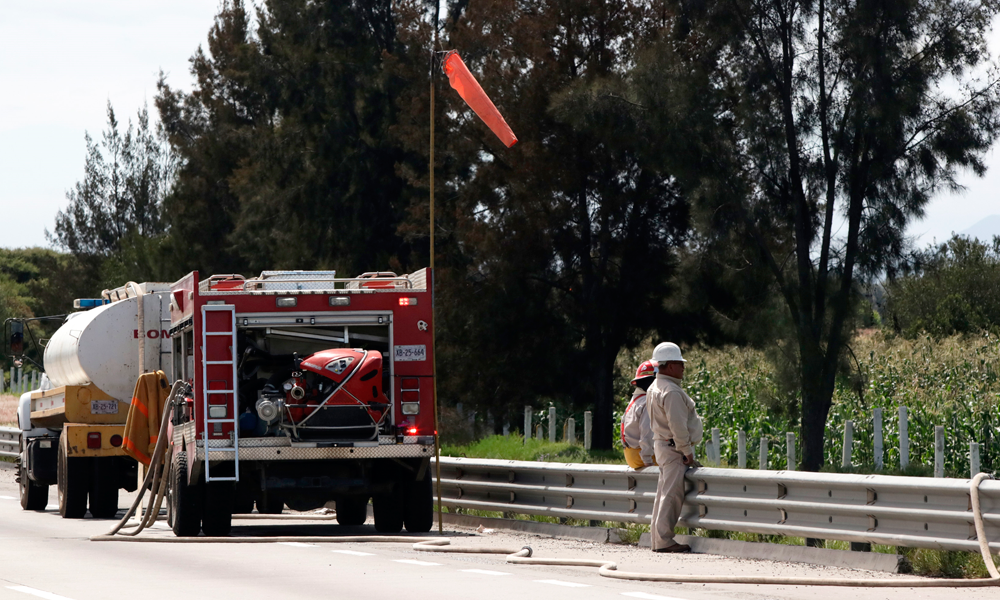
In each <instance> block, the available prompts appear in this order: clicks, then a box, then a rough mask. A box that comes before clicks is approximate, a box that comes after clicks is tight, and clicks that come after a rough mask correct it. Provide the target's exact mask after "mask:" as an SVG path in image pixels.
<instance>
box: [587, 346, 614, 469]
mask: <svg viewBox="0 0 1000 600" xmlns="http://www.w3.org/2000/svg"><path fill="white" fill-rule="evenodd" d="M591 365H592V366H591V369H592V370H591V373H592V381H593V386H594V429H593V438H592V442H591V444H592V446H591V447H592V448H594V449H595V450H611V449H612V448H613V447H614V445H613V443H614V425H615V424H614V404H615V400H614V389H613V387H614V386H613V381H614V370H615V358H614V355H612V357H611V360H605V359H604V358H603V357H602V356H601V355H600V354H597V353H595V354H594V358H593V360H592V361H591Z"/></svg>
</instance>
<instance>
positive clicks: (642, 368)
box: [632, 360, 656, 385]
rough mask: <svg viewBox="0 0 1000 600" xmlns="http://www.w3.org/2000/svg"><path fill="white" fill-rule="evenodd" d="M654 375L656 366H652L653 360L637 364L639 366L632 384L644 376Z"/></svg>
mask: <svg viewBox="0 0 1000 600" xmlns="http://www.w3.org/2000/svg"><path fill="white" fill-rule="evenodd" d="M654 376H656V368H655V367H654V366H653V361H651V360H647V361H646V362H644V363H642V364H641V365H639V368H638V369H636V371H635V379H633V380H632V385H635V382H636V381H639V380H640V379H643V378H645V377H654Z"/></svg>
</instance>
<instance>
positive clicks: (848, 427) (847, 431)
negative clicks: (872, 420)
mask: <svg viewBox="0 0 1000 600" xmlns="http://www.w3.org/2000/svg"><path fill="white" fill-rule="evenodd" d="M853 450H854V421H851V420H848V421H847V422H846V423H844V452H843V454H841V467H843V468H845V469H850V468H851V453H852V452H853Z"/></svg>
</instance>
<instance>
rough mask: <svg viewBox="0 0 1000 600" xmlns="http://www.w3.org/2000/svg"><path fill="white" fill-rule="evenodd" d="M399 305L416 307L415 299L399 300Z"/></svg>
mask: <svg viewBox="0 0 1000 600" xmlns="http://www.w3.org/2000/svg"><path fill="white" fill-rule="evenodd" d="M399 305H400V306H416V305H417V299H416V298H400V299H399Z"/></svg>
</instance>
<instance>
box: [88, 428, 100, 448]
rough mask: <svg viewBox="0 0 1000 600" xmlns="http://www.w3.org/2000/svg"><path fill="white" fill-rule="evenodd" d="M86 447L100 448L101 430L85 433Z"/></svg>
mask: <svg viewBox="0 0 1000 600" xmlns="http://www.w3.org/2000/svg"><path fill="white" fill-rule="evenodd" d="M87 448H89V449H90V450H100V449H101V432H100V431H93V432H91V433H88V434H87Z"/></svg>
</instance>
